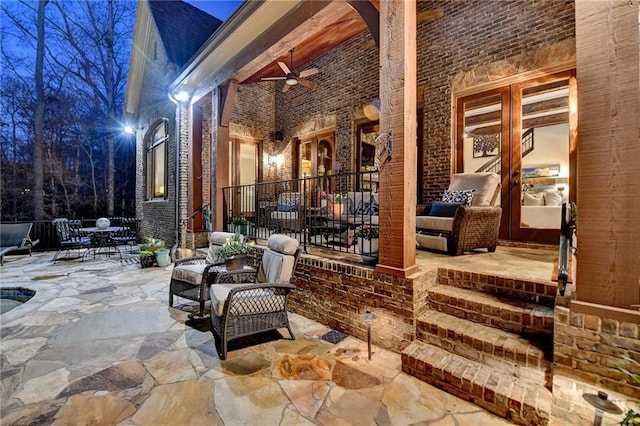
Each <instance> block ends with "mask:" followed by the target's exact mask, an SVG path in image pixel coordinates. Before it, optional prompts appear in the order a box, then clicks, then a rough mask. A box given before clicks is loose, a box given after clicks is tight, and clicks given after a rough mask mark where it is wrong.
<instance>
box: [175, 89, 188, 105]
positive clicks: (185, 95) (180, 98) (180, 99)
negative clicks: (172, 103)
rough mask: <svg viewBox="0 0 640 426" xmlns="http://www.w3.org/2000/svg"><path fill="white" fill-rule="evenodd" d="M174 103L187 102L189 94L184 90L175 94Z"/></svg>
mask: <svg viewBox="0 0 640 426" xmlns="http://www.w3.org/2000/svg"><path fill="white" fill-rule="evenodd" d="M175 98H176V101H178V102H185V101H188V100H189V93H187V92H185V91H184V90H182V91H180V92H178V93H176V95H175Z"/></svg>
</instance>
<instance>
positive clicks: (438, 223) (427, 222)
mask: <svg viewBox="0 0 640 426" xmlns="http://www.w3.org/2000/svg"><path fill="white" fill-rule="evenodd" d="M416 228H418V229H432V230H434V231H449V232H450V231H452V230H453V218H452V217H440V216H416Z"/></svg>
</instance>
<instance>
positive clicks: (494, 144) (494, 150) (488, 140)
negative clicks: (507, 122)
mask: <svg viewBox="0 0 640 426" xmlns="http://www.w3.org/2000/svg"><path fill="white" fill-rule="evenodd" d="M499 153H500V134H499V133H496V134H493V135H478V136H474V137H473V158H482V157H495V156H496V155H498V154H499Z"/></svg>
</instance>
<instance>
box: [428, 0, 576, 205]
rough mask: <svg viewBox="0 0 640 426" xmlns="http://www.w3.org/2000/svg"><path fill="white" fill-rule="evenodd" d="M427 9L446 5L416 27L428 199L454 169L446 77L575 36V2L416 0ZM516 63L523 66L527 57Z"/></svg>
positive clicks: (537, 0)
mask: <svg viewBox="0 0 640 426" xmlns="http://www.w3.org/2000/svg"><path fill="white" fill-rule="evenodd" d="M431 9H444V16H443V17H441V18H438V19H434V20H430V21H425V22H422V23H419V24H418V28H417V31H418V40H417V52H418V57H417V60H418V76H417V78H418V85H424V87H425V90H424V99H423V101H424V117H425V119H424V123H423V126H424V128H423V130H424V153H423V155H424V164H425V167H424V170H423V172H422V173H423V179H424V189H423V197H424V200H425V202H427V203H431V202H432V201H433V200H434V199H436V198H438V197H439V196H440V195H441V194H442V191H443V190H444V189H446V187H447V186H448V184H449V176H450V175H451V173H452V159H451V155H452V154H451V146H452V142H451V125H452V123H451V88H450V82H449V79H450V78H451V77H452V76H454V75H455V74H457V73H458V72H460V71H467V70H473V69H475V68H476V67H478V66H480V65H483V64H488V63H492V62H497V61H500V60H502V59H505V58H510V57H513V56H516V55H520V54H524V55H525V56H526V55H527V53H531V52H533V51H534V50H535V49H537V48H540V47H541V46H544V45H549V44H553V43H556V42H558V41H560V40H564V39H567V38H571V37H573V36H574V16H573V15H574V5H573V1H569V0H518V1H485V2H464V1H449V0H425V1H420V2H418V12H421V11H425V10H431ZM517 65H518V66H520V67H526V65H527V60H526V58H525V60H523V61H521V62H520V63H519V64H517ZM518 72H522V71H521V70H518Z"/></svg>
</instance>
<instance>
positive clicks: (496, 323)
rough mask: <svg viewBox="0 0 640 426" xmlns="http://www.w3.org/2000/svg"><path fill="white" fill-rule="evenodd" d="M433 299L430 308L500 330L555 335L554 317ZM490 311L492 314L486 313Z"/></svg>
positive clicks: (452, 300)
mask: <svg viewBox="0 0 640 426" xmlns="http://www.w3.org/2000/svg"><path fill="white" fill-rule="evenodd" d="M443 299H444V298H442V297H432V298H430V299H429V302H428V304H429V308H431V309H434V310H436V311H439V312H443V313H446V314H449V315H453V316H456V317H458V318H465V319H468V320H470V321H473V322H476V323H479V324H483V325H487V326H491V327H495V328H499V329H501V330H506V331H510V332H514V333H530V334H539V335H544V336H549V337H550V336H552V335H553V317H545V316H542V315H538V314H536V313H535V312H524V313H522V312H519V311H512V310H507V309H502V308H499V307H491V308H488V307H486V305H482V304H479V303H476V302H471V301H465V300H464V299H457V298H447V299H448V300H443ZM488 310H490V312H491V313H490V314H488V313H485V312H486V311H488Z"/></svg>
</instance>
